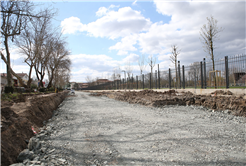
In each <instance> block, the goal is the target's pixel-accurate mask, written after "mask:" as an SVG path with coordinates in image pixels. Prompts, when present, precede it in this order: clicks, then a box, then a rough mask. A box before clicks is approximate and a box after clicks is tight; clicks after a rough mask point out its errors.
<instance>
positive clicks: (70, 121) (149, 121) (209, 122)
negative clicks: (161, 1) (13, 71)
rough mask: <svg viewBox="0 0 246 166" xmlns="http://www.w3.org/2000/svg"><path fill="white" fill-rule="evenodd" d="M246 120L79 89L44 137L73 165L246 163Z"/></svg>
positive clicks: (58, 112)
mask: <svg viewBox="0 0 246 166" xmlns="http://www.w3.org/2000/svg"><path fill="white" fill-rule="evenodd" d="M245 124H246V118H243V117H235V116H232V115H229V114H227V113H225V112H213V111H211V110H207V109H205V108H203V107H193V106H166V107H163V108H153V107H146V106H142V105H137V104H128V103H127V102H120V101H115V100H113V99H109V98H107V97H103V96H100V97H93V96H89V93H85V92H76V95H75V96H74V97H68V98H66V99H65V101H64V102H63V103H62V104H61V105H60V106H59V108H58V109H57V110H56V111H55V113H54V116H53V118H52V119H50V120H49V122H48V123H47V127H46V128H47V129H52V131H51V134H50V135H49V137H47V138H46V141H45V142H46V143H47V144H49V147H48V148H49V149H50V151H51V152H54V153H55V154H53V156H55V155H58V154H59V155H61V156H60V157H63V159H62V160H64V161H65V160H66V162H65V163H66V164H68V165H246V147H245V143H246V142H245V127H246V126H245ZM52 149H54V150H53V151H52ZM46 158H47V156H46ZM51 158H52V157H51ZM53 158H56V157H53ZM54 165H55V164H54Z"/></svg>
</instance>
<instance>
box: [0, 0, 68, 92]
mask: <svg viewBox="0 0 246 166" xmlns="http://www.w3.org/2000/svg"><path fill="white" fill-rule="evenodd" d="M35 6H36V4H34V3H33V2H30V1H20V0H13V1H1V36H2V38H3V39H4V42H3V45H4V48H1V59H2V60H3V61H4V63H5V64H6V70H7V86H8V87H12V75H13V76H15V77H16V78H17V79H18V81H19V84H20V86H22V87H26V88H30V87H31V82H32V78H31V76H32V73H33V72H35V75H36V77H37V79H38V80H39V82H40V83H39V87H43V80H44V77H45V76H46V74H47V75H48V80H49V83H48V88H50V87H56V86H59V85H64V84H65V83H66V82H68V81H69V75H70V67H71V60H70V58H69V50H68V44H67V42H66V39H65V38H64V37H63V36H62V33H61V30H60V29H59V28H58V27H57V28H54V27H53V26H52V23H51V22H52V19H53V18H54V16H55V15H56V14H57V12H56V10H55V9H53V8H45V9H41V10H40V11H38V12H36V11H35ZM10 45H14V46H16V47H18V49H19V53H20V54H22V55H23V57H24V63H26V64H27V65H28V66H29V73H28V76H29V79H28V81H27V83H24V82H23V80H22V79H21V78H20V77H19V76H18V75H17V74H16V73H15V71H13V69H12V68H11V61H10V59H11V53H10ZM4 52H5V55H4Z"/></svg>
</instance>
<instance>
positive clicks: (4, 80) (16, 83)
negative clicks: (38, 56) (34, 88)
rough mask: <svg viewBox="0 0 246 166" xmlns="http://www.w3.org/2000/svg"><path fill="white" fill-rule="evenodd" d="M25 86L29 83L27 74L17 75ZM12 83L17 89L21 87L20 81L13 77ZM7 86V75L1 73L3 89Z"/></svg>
mask: <svg viewBox="0 0 246 166" xmlns="http://www.w3.org/2000/svg"><path fill="white" fill-rule="evenodd" d="M16 74H17V75H18V76H19V77H20V78H21V79H22V80H23V82H24V83H25V84H27V82H28V79H29V77H28V75H27V74H26V73H16ZM12 82H13V85H14V86H15V87H17V86H20V85H19V81H18V79H17V78H16V77H15V76H13V75H12ZM6 85H7V73H1V89H2V87H5V86H6Z"/></svg>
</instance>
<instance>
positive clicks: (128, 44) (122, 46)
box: [109, 34, 138, 55]
mask: <svg viewBox="0 0 246 166" xmlns="http://www.w3.org/2000/svg"><path fill="white" fill-rule="evenodd" d="M137 39H138V35H137V34H134V35H129V36H126V37H124V38H122V39H121V42H118V43H116V44H115V45H114V46H111V47H109V50H118V53H117V55H126V54H128V51H137V48H136V47H134V45H135V44H137Z"/></svg>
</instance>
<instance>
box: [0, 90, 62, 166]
mask: <svg viewBox="0 0 246 166" xmlns="http://www.w3.org/2000/svg"><path fill="white" fill-rule="evenodd" d="M66 95H67V92H61V93H56V94H48V95H38V96H36V95H35V96H30V95H29V96H25V99H24V100H23V99H21V100H19V101H17V100H16V101H15V103H13V102H2V103H1V165H10V164H12V163H15V162H16V158H17V156H18V154H19V153H20V152H21V151H22V150H23V149H25V148H26V147H27V143H28V140H29V138H30V137H32V136H34V133H33V131H32V128H33V129H34V130H35V131H36V132H38V130H39V127H41V126H42V125H43V121H45V120H48V119H49V118H51V117H52V113H53V110H55V109H56V108H57V107H58V105H59V104H60V103H61V102H62V101H63V100H64V99H65V97H66Z"/></svg>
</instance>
